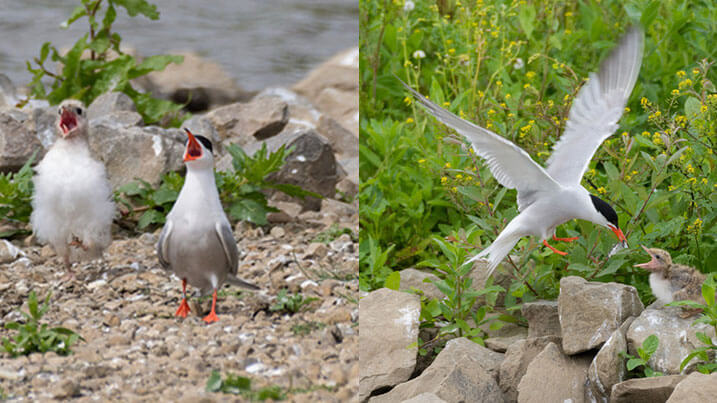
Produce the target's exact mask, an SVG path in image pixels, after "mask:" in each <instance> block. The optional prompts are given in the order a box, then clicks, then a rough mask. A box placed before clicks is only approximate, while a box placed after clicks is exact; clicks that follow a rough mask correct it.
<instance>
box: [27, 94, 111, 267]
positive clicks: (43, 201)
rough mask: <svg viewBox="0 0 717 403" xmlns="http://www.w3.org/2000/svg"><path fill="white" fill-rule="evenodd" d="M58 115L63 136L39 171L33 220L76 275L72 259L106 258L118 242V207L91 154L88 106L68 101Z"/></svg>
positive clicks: (43, 238)
mask: <svg viewBox="0 0 717 403" xmlns="http://www.w3.org/2000/svg"><path fill="white" fill-rule="evenodd" d="M57 113H58V117H57V130H58V131H59V133H60V137H59V138H58V139H57V141H55V143H54V144H53V145H52V147H50V150H49V151H48V152H47V154H45V157H44V158H43V159H42V161H40V163H39V164H38V165H37V167H36V168H35V170H36V171H37V174H36V175H35V176H34V177H33V183H34V185H35V192H34V195H33V199H32V209H33V211H32V216H31V217H30V222H31V224H32V228H33V230H34V232H35V234H36V236H37V238H38V240H40V241H41V242H48V243H49V244H50V245H52V247H53V249H55V252H56V253H57V254H58V255H60V256H62V259H63V262H64V264H65V269H66V270H67V273H68V276H70V277H72V276H73V275H74V273H73V272H72V267H71V263H70V261H71V258H72V259H77V260H83V259H94V258H98V257H101V256H102V251H103V250H104V249H105V248H106V247H107V246H108V245H109V244H110V242H111V241H112V236H111V226H112V219H113V218H114V215H115V205H114V203H113V201H112V188H111V186H110V184H109V182H108V181H107V173H106V171H105V167H104V165H103V164H102V163H101V162H99V161H97V160H95V159H94V158H92V156H91V155H90V149H89V144H88V139H87V136H88V134H87V131H88V127H87V114H86V112H85V107H84V105H82V103H81V102H80V101H76V100H66V101H64V102H62V103H61V104H60V107H59V110H58V111H57Z"/></svg>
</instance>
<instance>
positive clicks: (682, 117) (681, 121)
mask: <svg viewBox="0 0 717 403" xmlns="http://www.w3.org/2000/svg"><path fill="white" fill-rule="evenodd" d="M675 122H677V124H679V125H680V126H684V125H685V124H687V117H686V116H685V115H678V116H676V117H675Z"/></svg>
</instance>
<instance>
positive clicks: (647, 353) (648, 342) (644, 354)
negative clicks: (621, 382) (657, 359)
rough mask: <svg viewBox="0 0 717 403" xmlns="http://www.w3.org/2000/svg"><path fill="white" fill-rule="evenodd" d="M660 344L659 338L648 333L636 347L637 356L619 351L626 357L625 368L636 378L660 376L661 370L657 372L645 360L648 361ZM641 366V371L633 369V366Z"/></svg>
mask: <svg viewBox="0 0 717 403" xmlns="http://www.w3.org/2000/svg"><path fill="white" fill-rule="evenodd" d="M659 344H660V340H659V339H658V338H657V336H655V335H654V334H651V335H649V336H648V337H647V338H646V339H645V341H643V342H642V346H641V347H638V348H637V355H638V357H633V356H632V355H630V354H627V353H625V352H620V355H622V356H623V358H625V359H627V364H626V367H627V370H628V371H630V373H631V374H632V375H633V377H636V378H643V377H647V378H649V377H653V376H662V372H658V371H655V370H653V369H652V368H650V366H649V365H647V362H648V361H650V357H652V355H653V354H655V351H657V347H658V346H659ZM637 367H643V372H642V373H640V372H637V371H635V368H637Z"/></svg>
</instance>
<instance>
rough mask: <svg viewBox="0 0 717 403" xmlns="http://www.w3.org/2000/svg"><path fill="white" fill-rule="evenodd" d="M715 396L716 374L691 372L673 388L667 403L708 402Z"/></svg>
mask: <svg viewBox="0 0 717 403" xmlns="http://www.w3.org/2000/svg"><path fill="white" fill-rule="evenodd" d="M715 396H717V372H713V373H712V374H709V375H707V374H703V373H700V372H693V373H691V374H689V375H687V377H686V378H685V379H683V380H682V381H681V382H680V383H678V384H677V387H675V391H674V392H672V395H670V398H669V399H667V403H682V402H709V401H713V400H714V399H715Z"/></svg>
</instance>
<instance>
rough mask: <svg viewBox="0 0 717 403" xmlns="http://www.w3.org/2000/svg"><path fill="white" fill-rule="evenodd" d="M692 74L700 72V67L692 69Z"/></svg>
mask: <svg viewBox="0 0 717 403" xmlns="http://www.w3.org/2000/svg"><path fill="white" fill-rule="evenodd" d="M692 74H694V75H698V74H700V69H692Z"/></svg>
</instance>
